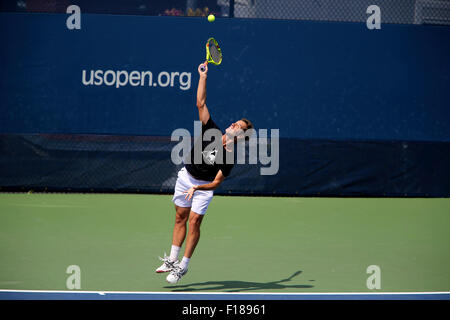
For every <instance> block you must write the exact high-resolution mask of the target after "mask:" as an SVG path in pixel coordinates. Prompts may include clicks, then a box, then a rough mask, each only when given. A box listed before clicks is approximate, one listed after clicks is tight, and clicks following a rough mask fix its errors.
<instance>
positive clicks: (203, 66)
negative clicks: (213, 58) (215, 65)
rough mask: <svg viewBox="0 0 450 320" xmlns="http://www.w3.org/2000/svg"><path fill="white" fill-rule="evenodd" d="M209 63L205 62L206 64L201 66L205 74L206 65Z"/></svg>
mask: <svg viewBox="0 0 450 320" xmlns="http://www.w3.org/2000/svg"><path fill="white" fill-rule="evenodd" d="M207 63H208V62H205V63H204V64H202V65H201V66H200V70H201V71H202V72H205V70H206V64H207Z"/></svg>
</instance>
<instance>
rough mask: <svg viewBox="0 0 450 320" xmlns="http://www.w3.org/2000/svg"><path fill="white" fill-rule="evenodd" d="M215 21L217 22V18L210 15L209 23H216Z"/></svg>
mask: <svg viewBox="0 0 450 320" xmlns="http://www.w3.org/2000/svg"><path fill="white" fill-rule="evenodd" d="M214 20H216V17H215V16H214V15H213V14H210V15H209V16H208V21H209V22H214Z"/></svg>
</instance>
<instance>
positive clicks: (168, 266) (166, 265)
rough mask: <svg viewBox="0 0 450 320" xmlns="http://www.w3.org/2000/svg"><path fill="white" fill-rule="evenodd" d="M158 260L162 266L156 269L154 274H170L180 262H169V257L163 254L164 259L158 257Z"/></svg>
mask: <svg viewBox="0 0 450 320" xmlns="http://www.w3.org/2000/svg"><path fill="white" fill-rule="evenodd" d="M159 260H161V261H163V264H162V265H161V266H160V267H159V268H158V269H156V273H164V272H170V271H172V270H173V269H175V268H176V267H178V266H179V264H180V261H178V260H177V261H170V259H169V257H168V256H167V255H166V253H165V252H164V258H161V257H159Z"/></svg>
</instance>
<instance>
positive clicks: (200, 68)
mask: <svg viewBox="0 0 450 320" xmlns="http://www.w3.org/2000/svg"><path fill="white" fill-rule="evenodd" d="M198 73H199V74H200V75H205V76H206V74H207V73H208V62H207V61H205V62H204V63H202V64H200V65H199V66H198Z"/></svg>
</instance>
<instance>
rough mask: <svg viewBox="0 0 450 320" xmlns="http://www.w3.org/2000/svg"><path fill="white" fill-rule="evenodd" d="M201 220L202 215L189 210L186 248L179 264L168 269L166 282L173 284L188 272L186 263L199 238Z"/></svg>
mask: <svg viewBox="0 0 450 320" xmlns="http://www.w3.org/2000/svg"><path fill="white" fill-rule="evenodd" d="M202 221H203V215H202V214H198V213H195V212H194V211H191V212H190V214H189V231H188V236H187V239H186V249H185V251H184V257H183V260H182V261H181V263H180V264H179V266H177V267H176V268H174V269H173V270H172V271H170V273H169V275H168V276H167V278H166V280H167V282H169V283H171V284H175V283H177V282H178V281H180V279H181V277H182V276H184V275H185V274H186V273H187V272H188V267H187V265H188V263H189V260H190V258H191V257H192V254H193V253H194V250H195V247H196V246H197V243H198V241H199V239H200V226H201V224H202Z"/></svg>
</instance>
